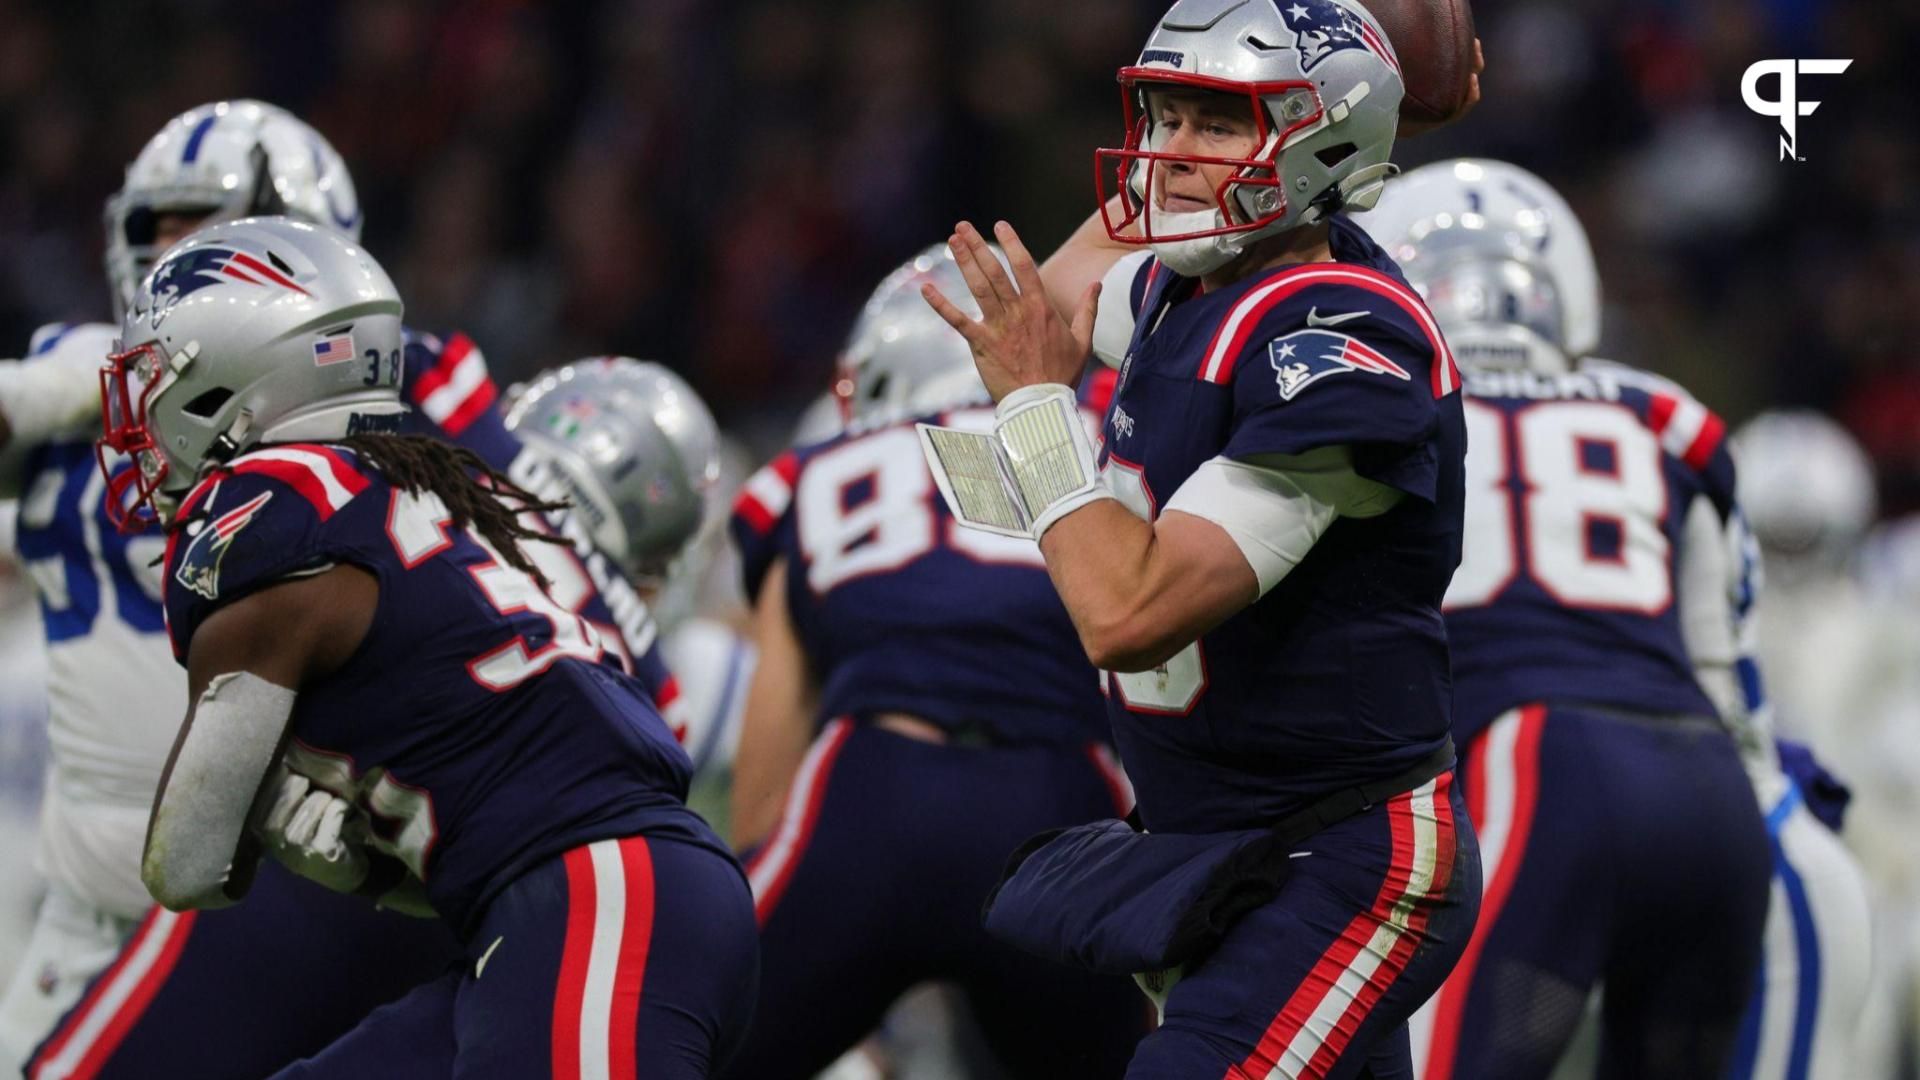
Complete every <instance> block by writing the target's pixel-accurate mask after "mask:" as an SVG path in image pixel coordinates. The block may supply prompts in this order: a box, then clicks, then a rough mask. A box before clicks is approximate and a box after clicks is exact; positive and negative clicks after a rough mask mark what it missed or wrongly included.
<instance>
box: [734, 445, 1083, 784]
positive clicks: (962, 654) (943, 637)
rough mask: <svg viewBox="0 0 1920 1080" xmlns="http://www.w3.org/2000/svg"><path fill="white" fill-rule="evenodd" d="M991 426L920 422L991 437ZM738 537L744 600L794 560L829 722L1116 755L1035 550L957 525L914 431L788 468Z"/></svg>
mask: <svg viewBox="0 0 1920 1080" xmlns="http://www.w3.org/2000/svg"><path fill="white" fill-rule="evenodd" d="M992 418H993V411H992V410H991V409H984V408H977V409H963V410H959V411H956V412H951V413H945V414H937V415H936V416H929V417H925V418H923V419H925V420H927V421H928V422H931V423H940V424H948V425H957V426H971V427H974V428H979V429H984V427H986V426H987V425H989V424H991V422H992ZM733 533H734V538H735V540H736V541H737V542H738V543H739V546H740V551H741V564H742V568H743V570H744V572H745V574H746V584H747V594H748V595H749V596H757V595H758V594H759V591H760V584H761V581H762V580H763V579H764V578H765V576H766V572H767V570H768V568H769V567H770V566H772V564H773V562H774V560H775V559H782V558H784V559H785V560H786V564H787V606H788V610H789V611H790V612H791V615H792V619H793V625H794V629H795V631H796V632H797V633H798V636H799V639H800V643H801V645H802V647H803V648H804V649H805V650H806V654H807V656H808V657H809V658H810V659H811V661H812V663H813V668H814V674H815V677H816V678H817V679H818V680H819V682H820V686H821V694H820V704H821V716H822V718H823V719H825V718H831V717H836V716H845V715H852V716H868V715H872V714H875V713H881V712H902V713H910V714H912V715H914V716H918V717H921V718H923V719H925V720H927V721H929V722H930V723H933V724H937V725H939V726H940V727H942V728H944V729H947V730H949V731H957V730H960V729H964V728H973V729H976V730H980V731H983V732H984V733H986V734H988V735H990V736H992V737H993V738H994V739H995V740H996V741H999V742H1003V743H1009V744H1048V745H1072V746H1080V745H1082V744H1084V743H1086V742H1087V741H1088V740H1089V739H1094V740H1099V741H1101V742H1106V741H1108V740H1109V736H1108V734H1107V730H1106V720H1105V717H1104V716H1103V715H1102V708H1101V703H1100V688H1099V682H1098V679H1097V677H1096V675H1095V672H1094V669H1093V667H1092V666H1091V665H1089V664H1088V663H1087V661H1086V654H1085V653H1084V652H1083V651H1082V650H1081V648H1080V639H1079V637H1078V635H1076V634H1075V632H1074V629H1073V624H1072V622H1071V621H1070V620H1069V619H1068V618H1067V610H1066V608H1065V607H1064V606H1062V605H1061V603H1060V597H1059V595H1058V594H1056V593H1055V592H1054V589H1053V583H1052V582H1051V581H1050V580H1049V579H1048V578H1047V571H1046V565H1045V563H1044V562H1043V561H1042V560H1041V558H1040V547H1039V545H1038V544H1035V543H1034V542H1033V541H1031V540H1027V539H1023V538H1010V537H1004V536H995V535H992V534H990V533H984V532H980V531H978V530H975V529H966V528H962V527H961V526H960V525H959V524H958V523H956V522H955V521H954V519H953V515H952V514H951V513H950V512H949V511H948V509H947V505H946V501H945V500H944V499H942V498H941V497H940V492H939V490H938V489H937V488H936V487H935V486H934V483H933V475H932V473H930V472H929V471H928V469H927V464H926V459H925V458H924V457H923V456H922V455H921V451H920V440H919V435H918V434H917V433H916V432H915V430H914V428H913V424H912V422H911V421H909V422H904V423H899V424H893V425H889V426H886V427H882V428H879V429H877V430H871V431H865V432H860V431H855V432H850V433H847V434H843V435H840V436H837V437H835V438H833V439H829V440H827V441H826V442H823V443H820V444H817V445H814V446H808V447H803V448H800V449H798V450H792V451H788V452H787V453H785V454H783V455H781V456H780V457H779V458H777V459H776V460H775V461H774V462H773V463H772V464H770V465H768V466H766V467H765V468H763V469H761V470H760V471H759V472H758V473H756V474H755V475H754V476H753V477H752V478H751V479H750V480H748V482H747V484H746V486H745V487H744V488H743V489H742V491H741V495H740V499H739V502H738V504H737V505H736V507H735V509H734V516H733Z"/></svg>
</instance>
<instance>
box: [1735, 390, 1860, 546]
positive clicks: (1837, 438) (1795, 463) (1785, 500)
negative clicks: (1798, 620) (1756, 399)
mask: <svg viewBox="0 0 1920 1080" xmlns="http://www.w3.org/2000/svg"><path fill="white" fill-rule="evenodd" d="M1732 445H1733V454H1734V460H1735V462H1736V463H1737V464H1738V465H1739V469H1740V472H1739V487H1740V490H1739V496H1740V505H1741V508H1742V509H1743V510H1744V511H1745V512H1746V515H1747V521H1748V523H1749V524H1750V525H1751V526H1752V527H1753V533H1754V536H1755V537H1757V538H1758V539H1759V541H1760V544H1761V546H1762V547H1763V548H1764V549H1765V550H1766V552H1767V554H1768V556H1769V557H1770V560H1771V563H1770V566H1771V564H1777V563H1781V562H1784V561H1790V560H1806V559H1809V558H1812V559H1815V560H1819V561H1824V562H1827V563H1832V564H1838V563H1840V562H1843V561H1844V560H1845V559H1846V558H1848V557H1850V556H1851V555H1852V553H1853V551H1854V549H1855V548H1856V547H1857V546H1858V544H1859V542H1860V538H1861V537H1863V536H1864V535H1866V532H1867V529H1868V527H1869V526H1871V525H1872V524H1873V520H1874V515H1875V513H1876V511H1877V503H1878V498H1877V493H1876V492H1875V489H1874V473H1873V462H1872V460H1871V459H1870V458H1868V457H1867V452H1866V450H1864V449H1863V448H1862V447H1861V446H1860V442H1859V440H1857V439H1855V438H1854V437H1853V435H1852V434H1851V433H1849V432H1848V431H1847V429H1846V428H1843V427H1841V426H1840V425H1839V424H1838V423H1835V422H1834V421H1833V420H1831V419H1829V418H1827V417H1826V416H1823V415H1821V414H1820V413H1817V412H1814V411H1812V410H1810V409H1776V410H1770V411H1768V412H1763V413H1761V414H1760V415H1758V416H1756V417H1754V418H1753V419H1751V420H1748V421H1747V422H1746V423H1745V424H1742V425H1741V426H1740V428H1739V430H1737V431H1735V432H1734V433H1733V439H1732Z"/></svg>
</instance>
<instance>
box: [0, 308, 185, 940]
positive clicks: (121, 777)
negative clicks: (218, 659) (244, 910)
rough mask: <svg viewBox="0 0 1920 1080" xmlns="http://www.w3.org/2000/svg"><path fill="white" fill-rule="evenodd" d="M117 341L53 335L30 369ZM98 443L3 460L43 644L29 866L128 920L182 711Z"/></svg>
mask: <svg viewBox="0 0 1920 1080" xmlns="http://www.w3.org/2000/svg"><path fill="white" fill-rule="evenodd" d="M117 335H118V331H117V329H116V328H114V327H112V326H109V325H106V324H100V323H91V324H86V325H82V326H74V327H48V328H45V329H43V330H41V331H40V332H39V333H36V334H35V335H34V342H33V347H32V350H31V352H30V359H29V360H28V361H27V362H29V363H41V362H58V361H67V362H93V361H98V360H102V359H104V358H105V356H106V355H107V353H108V352H109V351H110V350H111V349H112V344H113V340H114V339H115V337H116V336H117ZM97 434H98V432H97V431H92V430H89V431H84V432H74V433H72V434H71V436H70V437H64V438H61V439H57V440H54V441H50V442H47V443H43V444H40V445H37V446H28V447H10V448H9V451H10V452H9V454H8V455H7V457H8V459H9V462H8V463H9V464H10V465H12V466H14V467H15V469H16V470H17V471H16V472H15V474H14V475H13V476H11V477H9V478H8V479H9V480H11V481H13V483H14V485H15V486H16V490H18V491H19V492H20V518H19V528H18V538H17V540H16V545H17V547H18V551H19V556H20V561H21V563H22V565H23V566H24V567H25V568H26V571H27V575H28V577H29V578H31V580H32V581H33V585H34V589H35V591H36V592H37V593H38V596H39V601H40V613H41V618H42V620H43V623H44V626H45V631H46V641H47V697H48V703H49V725H48V738H49V742H50V744H51V752H52V764H51V767H50V769H49V771H48V775H47V787H46V794H45V796H44V799H43V802H42V806H41V821H40V838H39V844H38V850H37V853H36V863H37V865H38V867H39V869H40V872H41V873H42V874H44V875H45V876H46V877H47V878H48V879H50V880H52V881H54V882H57V883H59V884H60V885H62V886H64V887H65V888H66V889H67V890H69V891H70V892H71V893H72V894H73V895H75V896H77V897H79V898H80V899H82V900H84V901H86V902H88V903H91V904H93V905H94V906H95V907H97V908H99V909H101V910H103V911H106V912H109V913H112V914H114V915H118V916H122V917H125V918H135V917H138V916H139V915H140V914H141V913H142V912H144V911H145V910H146V909H147V908H148V907H150V906H151V905H152V900H151V898H150V897H149V896H148V895H147V891H146V889H145V887H143V886H142V885H141V882H140V852H141V847H142V845H143V844H144V842H145V838H146V827H147V815H148V812H149V811H150V809H151V808H152V804H153V793H154V789H155V788H156V787H157V786H158V783H159V778H160V770H161V767H162V765H163V764H164V763H165V761H166V756H167V750H168V748H169V747H170V746H171V745H172V743H173V736H174V733H175V731H176V730H177V729H178V728H179V724H180V718H181V716H182V715H183V714H184V712H185V706H186V700H187V678H186V672H185V671H184V670H182V669H181V668H180V666H179V665H178V664H176V663H175V662H174V659H173V654H172V650H171V648H170V647H169V645H168V644H167V636H166V632H165V621H164V618H163V616H162V613H161V607H160V572H161V571H160V568H159V566H158V565H157V561H158V560H159V558H160V555H161V553H162V551H163V549H164V547H165V538H164V537H163V536H162V535H161V534H160V533H158V532H153V533H146V534H141V535H136V536H122V535H120V534H119V533H117V532H116V531H115V530H114V528H113V526H112V524H110V523H109V522H108V521H107V519H106V514H105V509H104V506H103V500H102V495H103V493H104V490H105V486H106V485H105V481H104V479H103V478H102V477H101V475H100V470H99V468H98V466H97V465H96V464H95V461H94V452H93V443H92V440H93V438H94V436H95V435H97Z"/></svg>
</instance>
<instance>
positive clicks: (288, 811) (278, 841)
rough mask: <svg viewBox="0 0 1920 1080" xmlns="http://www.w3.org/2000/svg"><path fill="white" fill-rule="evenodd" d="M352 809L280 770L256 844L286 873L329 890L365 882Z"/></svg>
mask: <svg viewBox="0 0 1920 1080" xmlns="http://www.w3.org/2000/svg"><path fill="white" fill-rule="evenodd" d="M357 814H358V811H356V810H355V809H354V808H353V805H352V804H351V803H349V802H347V801H346V800H345V799H342V798H340V797H339V796H338V795H335V794H334V793H333V792H331V791H327V790H325V789H323V788H317V787H314V786H313V782H312V781H310V780H308V779H307V778H306V777H304V776H301V775H300V774H298V773H295V772H287V771H282V772H281V774H280V780H279V784H278V787H277V788H276V789H275V791H274V795H273V805H272V806H271V808H269V809H268V810H267V815H266V817H265V818H263V819H262V820H261V822H260V825H259V828H258V830H257V831H258V833H259V836H260V842H261V844H262V845H263V846H264V847H265V848H266V849H267V852H268V854H270V855H272V856H273V857H274V858H275V859H276V860H278V861H279V862H280V863H281V864H282V865H284V866H285V867H286V868H287V869H289V870H292V871H293V872H294V873H296V874H299V875H300V876H301V877H303V878H307V879H308V880H310V881H315V882H318V883H319V884H321V885H324V886H326V887H327V888H329V889H332V890H333V891H335V892H352V891H354V890H355V889H357V888H359V887H360V883H361V882H363V881H365V880H366V878H367V869H368V862H367V855H366V852H365V851H363V850H362V849H361V841H360V838H359V835H357V834H363V833H364V829H363V828H362V827H361V826H362V825H363V823H360V822H356V820H355V818H356V816H357Z"/></svg>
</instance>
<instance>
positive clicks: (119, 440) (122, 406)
mask: <svg viewBox="0 0 1920 1080" xmlns="http://www.w3.org/2000/svg"><path fill="white" fill-rule="evenodd" d="M400 316H401V304H400V294H399V293H398V292H397V291H395V289H394V287H393V282H392V281H390V280H389V279H388V278H387V273H386V271H385V270H383V269H381V267H380V264H379V263H377V262H375V261H374V260H373V257H372V256H371V255H368V254H367V253H366V251H365V250H363V249H362V248H361V247H360V246H359V245H358V244H356V243H354V242H353V241H351V240H349V239H347V237H346V236H344V235H342V234H341V233H338V232H335V231H334V230H332V229H328V228H322V227H320V226H316V225H310V224H307V223H305V222H298V221H292V220H289V219H287V218H283V217H277V218H244V219H242V220H239V221H234V222H227V223H224V224H218V225H211V226H208V227H206V228H203V229H201V230H200V231H199V232H196V233H194V234H192V235H191V236H189V237H187V238H186V239H184V240H182V241H181V242H180V243H178V244H176V245H175V246H174V247H172V248H171V249H169V250H168V252H167V254H166V257H165V258H164V259H162V260H161V262H160V265H158V266H156V267H155V268H154V270H153V273H151V274H149V275H148V276H147V278H146V280H145V281H143V282H141V284H140V288H139V290H138V291H137V292H136V293H135V294H134V301H133V304H132V306H131V307H130V308H129V309H128V311H127V314H126V317H125V318H124V319H123V320H122V322H121V331H120V333H121V337H120V349H121V351H120V352H118V353H115V354H114V355H113V356H111V357H110V358H109V360H108V366H107V367H106V368H104V369H103V370H102V371H101V394H102V398H103V406H104V408H103V417H102V420H103V423H104V426H105V433H104V435H103V436H102V437H101V439H100V442H99V444H98V449H99V450H100V456H101V459H102V460H101V465H102V469H103V471H106V472H107V473H108V475H109V476H111V477H112V479H111V480H110V482H109V483H110V486H109V488H108V494H107V509H108V513H109V514H111V515H114V517H115V521H116V524H118V525H119V526H120V527H121V528H123V529H126V528H130V527H137V526H138V525H140V524H144V523H146V522H148V521H152V520H154V519H155V518H157V517H158V516H160V513H159V512H160V506H159V504H158V503H157V502H156V501H155V500H156V497H161V498H165V499H169V500H172V499H178V498H179V497H180V496H182V495H184V494H185V493H186V491H187V490H188V489H189V488H191V487H192V485H193V483H194V481H195V480H196V479H197V478H198V477H199V476H200V475H201V473H202V472H203V470H204V469H205V468H206V467H208V466H210V465H218V464H221V463H223V462H226V461H228V460H230V459H232V458H233V457H234V456H235V455H237V454H240V453H242V452H244V451H246V450H248V449H249V448H251V447H253V446H256V445H258V444H260V443H268V442H292V441H299V440H307V439H339V438H344V437H346V436H348V435H351V434H355V433H358V432H362V431H392V430H397V428H398V425H399V419H400V416H401V414H402V413H404V412H405V411H406V406H405V405H404V404H403V403H402V402H401V400H400V364H401V352H400V349H401V329H400ZM107 451H116V452H119V453H122V454H127V455H129V456H131V457H133V458H134V460H135V463H136V467H135V468H131V469H126V470H123V471H121V472H120V473H119V474H117V475H114V474H113V473H112V471H111V469H109V468H108V467H107V466H108V462H107V460H106V459H107Z"/></svg>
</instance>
